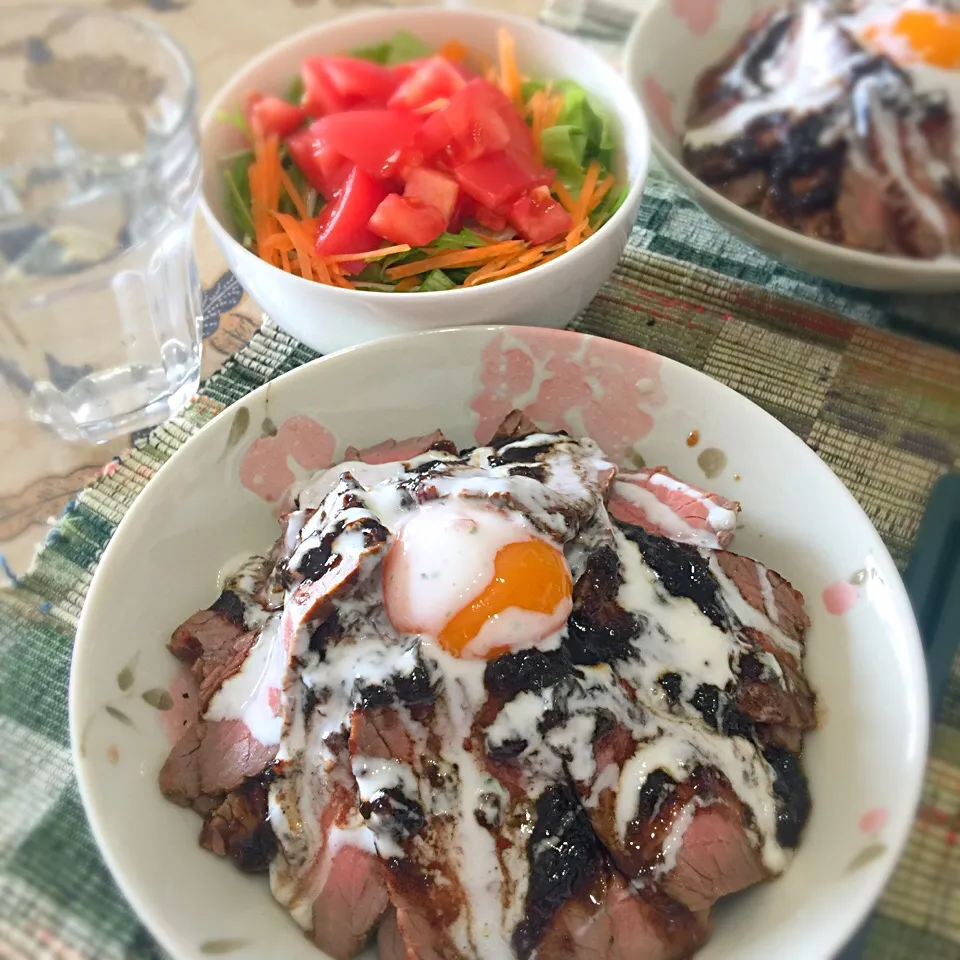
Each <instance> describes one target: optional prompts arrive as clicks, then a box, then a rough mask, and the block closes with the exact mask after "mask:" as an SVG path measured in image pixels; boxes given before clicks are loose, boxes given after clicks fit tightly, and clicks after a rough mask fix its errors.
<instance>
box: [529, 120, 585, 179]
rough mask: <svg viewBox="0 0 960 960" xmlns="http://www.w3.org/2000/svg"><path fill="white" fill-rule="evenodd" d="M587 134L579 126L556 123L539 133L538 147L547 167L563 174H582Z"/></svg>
mask: <svg viewBox="0 0 960 960" xmlns="http://www.w3.org/2000/svg"><path fill="white" fill-rule="evenodd" d="M586 147H587V135H586V134H585V133H584V132H583V130H581V129H580V128H579V127H574V126H571V125H570V124H559V123H558V124H557V125H556V126H555V127H548V128H547V129H546V130H543V131H542V132H541V134H540V149H541V150H542V151H543V160H544V163H546V165H547V166H548V167H553V168H554V169H555V170H556V171H557V173H559V174H560V176H561V177H563V176H576V175H580V176H582V175H583V159H584V151H585V150H586Z"/></svg>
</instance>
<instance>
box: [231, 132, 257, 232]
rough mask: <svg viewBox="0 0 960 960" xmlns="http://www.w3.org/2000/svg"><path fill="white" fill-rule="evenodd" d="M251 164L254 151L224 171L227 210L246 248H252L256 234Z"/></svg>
mask: <svg viewBox="0 0 960 960" xmlns="http://www.w3.org/2000/svg"><path fill="white" fill-rule="evenodd" d="M251 163H253V153H252V151H251V152H247V153H241V154H239V155H237V156H236V157H235V158H234V159H233V160H232V161H231V162H230V163H229V165H228V166H226V167H225V168H224V171H223V183H224V187H225V188H226V201H227V210H228V211H229V213H230V219H231V220H232V221H233V230H234V233H235V234H236V236H237V238H238V239H239V240H240V242H241V243H242V244H243V245H244V246H245V247H249V246H251V244H252V243H253V237H254V233H255V231H254V229H253V213H252V209H253V204H252V202H251V200H250V177H249V174H248V170H249V168H250V164H251Z"/></svg>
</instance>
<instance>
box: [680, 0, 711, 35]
mask: <svg viewBox="0 0 960 960" xmlns="http://www.w3.org/2000/svg"><path fill="white" fill-rule="evenodd" d="M720 3H721V0H671V7H672V9H673V12H674V14H676V16H677V17H678V18H679V19H681V20H683V21H684V22H685V23H686V25H687V26H688V27H689V28H690V30H691V31H692V32H693V33H706V32H707V31H708V30H710V28H711V27H712V26H713V25H714V24H715V23H716V22H717V14H718V12H719V11H720Z"/></svg>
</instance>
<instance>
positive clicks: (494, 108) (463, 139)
mask: <svg viewBox="0 0 960 960" xmlns="http://www.w3.org/2000/svg"><path fill="white" fill-rule="evenodd" d="M497 93H499V91H497V90H496V88H495V87H493V86H492V85H491V84H489V83H487V81H486V80H480V79H476V80H471V81H470V83H468V84H467V85H466V86H465V87H464V88H463V89H462V90H461V91H460V92H459V93H457V94H456V95H455V96H454V97H452V98H451V100H450V102H449V103H448V104H447V106H446V107H444V108H443V109H442V110H439V111H437V112H436V113H434V114H432V115H431V116H430V117H428V118H427V120H426V121H425V122H424V125H423V128H422V130H421V132H420V134H419V136H418V139H417V142H418V145H419V146H420V147H421V149H422V150H423V153H424V155H425V156H426V157H430V156H433V155H434V154H435V153H438V152H439V151H441V150H442V151H445V152H446V155H447V156H448V157H449V158H450V160H451V162H452V163H454V164H455V165H456V164H460V163H467V162H469V161H470V160H476V159H478V158H479V157H482V156H485V155H486V154H488V153H495V152H496V151H498V150H504V149H506V148H507V146H508V145H509V143H510V125H509V124H508V123H507V122H506V120H505V119H504V117H503V116H502V115H501V111H500V109H499V106H498V104H497V102H496V101H495V98H494V96H493V94H497ZM508 103H509V101H508ZM511 109H513V108H512V107H511ZM514 112H516V111H515V110H514ZM517 119H519V120H520V123H521V124H523V126H524V127H526V124H524V122H523V118H522V117H520V115H519V114H517Z"/></svg>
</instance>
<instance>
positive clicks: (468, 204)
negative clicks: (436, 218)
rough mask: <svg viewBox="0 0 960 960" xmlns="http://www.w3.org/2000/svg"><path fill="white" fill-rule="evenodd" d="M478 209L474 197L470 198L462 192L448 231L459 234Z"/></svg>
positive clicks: (448, 225)
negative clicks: (466, 221) (468, 218)
mask: <svg viewBox="0 0 960 960" xmlns="http://www.w3.org/2000/svg"><path fill="white" fill-rule="evenodd" d="M476 209H477V204H476V201H475V200H474V199H473V197H468V196H467V195H466V194H465V193H464V192H463V191H462V190H461V191H460V196H459V197H457V205H456V206H455V207H454V208H453V214H452V216H451V217H450V222H449V223H448V224H447V229H448V230H449V231H450V232H451V233H459V232H460V231H461V230H462V229H463V223H464V221H465V220H466V219H467V217H472V216H473V215H474V211H475V210H476Z"/></svg>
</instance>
